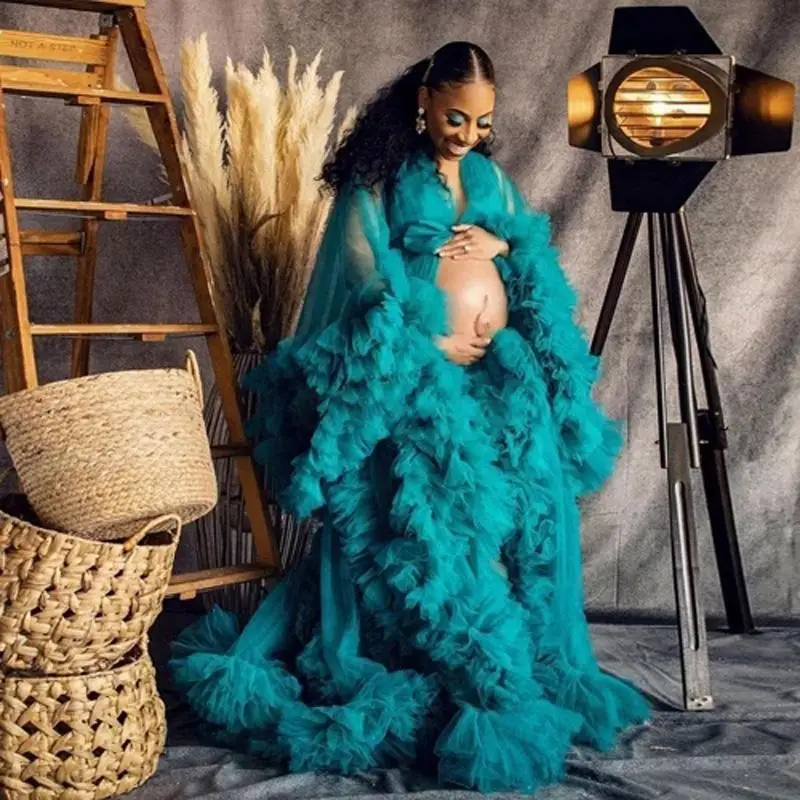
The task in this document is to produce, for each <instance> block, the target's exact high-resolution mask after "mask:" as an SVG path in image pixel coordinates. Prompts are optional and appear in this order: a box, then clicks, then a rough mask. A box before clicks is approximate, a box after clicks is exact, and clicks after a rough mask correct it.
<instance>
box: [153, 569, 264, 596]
mask: <svg viewBox="0 0 800 800" xmlns="http://www.w3.org/2000/svg"><path fill="white" fill-rule="evenodd" d="M275 577H277V571H276V569H275V568H274V567H270V566H267V565H266V564H246V565H243V566H241V567H217V568H216V569H203V570H199V571H197V572H184V573H182V574H177V575H173V576H172V580H171V581H170V582H169V586H168V587H167V592H166V596H167V597H173V596H175V595H178V596H179V597H180V598H181V599H182V600H191V599H192V598H193V597H194V596H195V595H196V594H197V593H198V592H203V591H206V590H208V589H217V588H219V587H220V586H232V585H234V584H237V583H246V582H247V581H259V580H264V579H265V578H275Z"/></svg>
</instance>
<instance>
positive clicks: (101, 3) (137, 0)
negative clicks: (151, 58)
mask: <svg viewBox="0 0 800 800" xmlns="http://www.w3.org/2000/svg"><path fill="white" fill-rule="evenodd" d="M4 2H6V3H13V4H14V5H18V6H44V7H45V8H67V9H71V10H72V11H97V12H98V13H103V12H108V11H124V10H125V9H126V8H144V7H145V6H146V5H147V0H4Z"/></svg>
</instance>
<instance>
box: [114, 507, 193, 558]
mask: <svg viewBox="0 0 800 800" xmlns="http://www.w3.org/2000/svg"><path fill="white" fill-rule="evenodd" d="M168 521H172V522H174V523H175V528H174V530H175V536H174V538H175V539H177V538H178V536H180V535H181V528H182V527H183V520H182V519H181V518H180V517H179V516H178V515H177V514H164V515H163V516H161V517H156V518H155V519H151V520H150V522H148V523H147V524H146V525H143V526H142V528H141V529H140V530H138V531H137V532H136V533H134V534H133V536H131V538H130V539H128V540H127V541H126V542H125V543H124V544H123V545H122V549H123V551H124V552H126V553H128V552H130V551H131V550H133V548H134V547H136V545H137V544H139V542H141V541H142V539H144V537H145V536H147V534H148V533H151V532H152V531H154V530H155V529H156V528H157V527H158V526H160V525H163V523H165V522H168ZM170 533H172V530H170Z"/></svg>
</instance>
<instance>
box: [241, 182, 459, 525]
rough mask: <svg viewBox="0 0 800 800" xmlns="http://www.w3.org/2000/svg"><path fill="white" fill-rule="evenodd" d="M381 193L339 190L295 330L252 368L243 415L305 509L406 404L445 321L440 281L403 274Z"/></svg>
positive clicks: (287, 500)
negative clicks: (252, 395) (250, 413)
mask: <svg viewBox="0 0 800 800" xmlns="http://www.w3.org/2000/svg"><path fill="white" fill-rule="evenodd" d="M389 239H390V237H389V228H388V224H387V221H386V215H385V212H384V208H383V202H382V199H381V196H380V193H379V192H378V191H370V190H367V189H363V188H357V189H350V190H345V191H344V192H343V193H342V194H341V195H340V196H339V198H338V199H337V201H336V203H335V205H334V208H333V210H332V213H331V217H330V220H329V222H328V226H327V228H326V232H325V235H324V237H323V242H322V245H321V247H320V252H319V255H318V258H317V263H316V265H315V269H314V272H313V274H312V278H311V281H310V283H309V288H308V291H307V296H306V300H305V303H304V306H303V310H302V312H301V315H300V319H299V321H298V327H297V332H296V334H295V336H294V337H292V338H291V339H288V340H286V341H284V342H282V343H281V345H280V346H279V347H278V349H277V351H276V352H275V353H274V354H272V355H271V356H270V357H269V358H267V359H266V360H265V362H264V363H263V364H262V365H261V366H260V367H258V368H257V369H256V370H255V371H254V372H253V373H251V374H250V376H248V379H247V382H246V385H247V387H248V388H250V389H252V390H254V391H255V392H256V393H257V394H258V396H259V400H260V404H259V410H258V413H257V414H256V415H255V416H254V418H253V420H252V421H251V423H250V435H251V437H252V439H253V440H254V441H255V443H256V449H255V455H256V458H258V459H259V460H261V461H263V462H265V463H266V464H267V466H268V468H269V469H270V471H271V474H272V476H273V478H274V479H275V480H276V481H277V483H278V486H279V487H281V488H282V490H283V491H282V500H283V502H284V505H285V506H286V507H287V508H289V509H290V510H292V511H293V512H294V513H296V514H297V515H299V516H301V517H304V516H308V515H310V514H311V513H313V512H314V511H315V510H317V509H318V508H320V507H321V506H322V505H323V504H324V491H325V487H326V485H329V484H330V483H332V482H334V481H336V480H338V479H340V478H341V477H342V475H344V474H345V473H346V472H348V471H349V470H352V469H355V468H356V467H357V466H358V465H360V464H362V463H363V462H364V461H365V459H366V458H367V457H368V456H369V455H370V454H371V453H372V451H373V450H374V448H375V447H376V445H377V443H378V442H379V441H381V439H383V438H385V437H386V436H387V435H388V433H389V431H390V430H391V428H392V426H393V425H394V424H395V423H396V421H397V419H398V418H399V417H400V415H401V414H402V412H403V408H404V400H405V398H406V397H407V396H408V394H409V392H410V391H411V390H412V389H413V387H414V385H415V384H416V381H417V378H418V375H419V372H420V370H421V368H422V363H424V361H425V359H430V358H432V357H434V354H435V353H438V351H436V349H435V346H434V344H433V337H434V336H435V335H436V334H437V333H439V332H441V331H442V330H443V328H444V320H445V315H444V308H443V304H442V303H441V302H437V300H436V297H435V294H436V292H437V290H436V289H435V288H434V287H433V286H430V285H423V282H421V281H416V280H414V279H409V278H408V277H407V275H406V272H405V268H404V265H403V259H402V255H401V253H400V251H399V250H397V249H395V248H392V247H391V246H390V242H389Z"/></svg>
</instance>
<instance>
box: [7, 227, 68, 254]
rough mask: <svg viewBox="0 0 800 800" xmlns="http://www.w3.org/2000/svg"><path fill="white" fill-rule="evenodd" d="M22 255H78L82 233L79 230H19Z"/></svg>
mask: <svg viewBox="0 0 800 800" xmlns="http://www.w3.org/2000/svg"><path fill="white" fill-rule="evenodd" d="M19 239H20V244H21V245H22V255H24V256H80V255H82V253H83V247H82V243H83V234H82V233H81V232H80V231H38V230H29V231H20V233H19Z"/></svg>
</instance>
